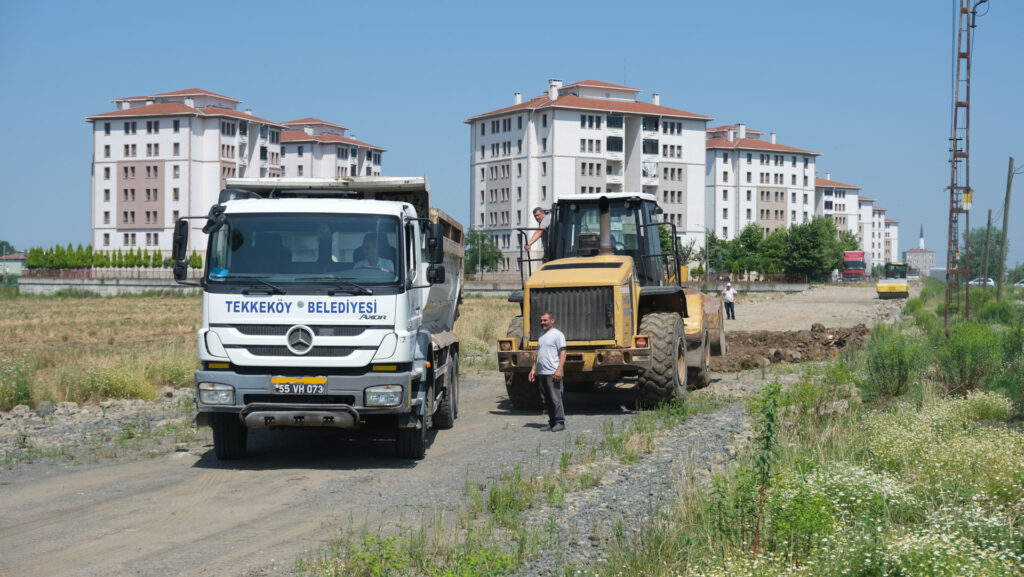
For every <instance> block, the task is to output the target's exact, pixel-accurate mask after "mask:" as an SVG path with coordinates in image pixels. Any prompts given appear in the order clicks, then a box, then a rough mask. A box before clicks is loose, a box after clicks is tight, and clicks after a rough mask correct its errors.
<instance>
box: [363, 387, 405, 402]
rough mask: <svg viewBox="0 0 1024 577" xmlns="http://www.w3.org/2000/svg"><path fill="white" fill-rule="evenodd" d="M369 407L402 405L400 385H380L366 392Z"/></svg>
mask: <svg viewBox="0 0 1024 577" xmlns="http://www.w3.org/2000/svg"><path fill="white" fill-rule="evenodd" d="M364 393H365V395H366V402H365V403H364V404H365V406H367V407H395V406H398V405H399V404H401V403H402V396H403V395H402V387H401V386H399V385H379V386H376V387H370V388H368V389H366V390H365V391H364Z"/></svg>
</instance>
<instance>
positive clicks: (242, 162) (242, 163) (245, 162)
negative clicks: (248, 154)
mask: <svg viewBox="0 0 1024 577" xmlns="http://www.w3.org/2000/svg"><path fill="white" fill-rule="evenodd" d="M248 164H249V159H248V158H245V157H244V156H243V157H242V158H239V159H238V165H239V166H247V165H248Z"/></svg>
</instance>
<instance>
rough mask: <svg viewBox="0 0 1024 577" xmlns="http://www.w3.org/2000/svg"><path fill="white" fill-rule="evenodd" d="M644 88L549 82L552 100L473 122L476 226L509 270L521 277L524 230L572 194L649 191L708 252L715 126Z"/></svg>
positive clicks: (547, 96) (516, 101) (669, 218)
mask: <svg viewBox="0 0 1024 577" xmlns="http://www.w3.org/2000/svg"><path fill="white" fill-rule="evenodd" d="M640 92H641V91H640V89H639V88H632V87H629V86H622V85H618V84H611V83H608V82H602V81H598V80H584V81H581V82H575V83H572V84H567V85H563V84H562V81H561V80H557V79H553V80H549V81H548V90H547V92H546V93H544V94H542V95H540V96H537V97H535V98H531V99H529V100H526V101H524V100H523V98H522V93H520V92H516V93H515V94H514V97H513V103H512V105H511V106H507V107H504V108H499V109H496V110H492V111H490V112H485V113H483V114H478V115H476V116H472V117H470V118H468V119H467V120H466V121H465V123H466V124H468V125H469V127H470V153H471V159H472V160H471V161H470V190H471V197H470V199H469V200H470V220H471V225H472V227H473V228H475V229H480V230H486V231H488V232H490V233H491V234H493V235H494V239H495V241H496V242H497V244H498V247H499V248H500V249H501V250H502V252H503V255H504V256H503V262H502V265H501V266H502V268H503V269H504V270H515V269H516V266H517V264H516V258H517V257H518V255H519V245H520V243H519V240H518V239H517V231H516V229H517V228H520V227H536V225H537V224H536V221H534V219H533V217H532V216H531V213H532V209H533V207H536V206H541V207H544V208H548V207H550V206H551V205H552V204H553V203H554V202H555V200H557V199H558V198H559V197H560V196H562V195H566V194H600V193H602V192H621V191H626V192H645V193H650V194H653V195H655V196H656V197H657V198H658V201H659V203H660V204H661V207H662V209H663V210H664V213H663V219H664V220H665V222H671V223H673V224H675V226H676V229H677V232H678V233H679V234H680V236H682V237H683V238H684V240H685V239H686V237H687V235H691V236H692V237H693V238H696V239H700V240H699V241H698V242H699V243H700V244H701V245H702V243H703V225H704V194H703V178H704V176H703V168H704V167H703V164H704V151H705V149H704V142H705V138H704V134H705V130H706V127H707V122H708V121H709V120H711V117H709V116H704V115H701V114H695V113H692V112H687V111H685V110H679V109H675V108H669V107H666V106H662V105H661V98H660V95H658V94H653V95H652V97H651V101H650V102H643V101H640V100H639V99H638V96H639V93H640Z"/></svg>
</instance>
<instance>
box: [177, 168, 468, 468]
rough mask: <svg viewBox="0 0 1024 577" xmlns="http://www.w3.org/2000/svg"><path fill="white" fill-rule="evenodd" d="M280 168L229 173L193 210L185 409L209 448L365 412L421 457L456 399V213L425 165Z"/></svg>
mask: <svg viewBox="0 0 1024 577" xmlns="http://www.w3.org/2000/svg"><path fill="white" fill-rule="evenodd" d="M281 180H282V179H237V180H230V181H229V185H231V186H232V188H229V189H226V190H224V191H222V193H221V197H220V202H218V204H217V205H215V206H214V207H213V208H212V209H211V210H210V213H209V215H208V216H207V217H206V222H205V226H204V228H203V231H204V232H205V233H207V234H208V239H207V258H206V267H205V269H204V271H203V276H202V279H201V281H200V283H199V284H200V285H201V286H202V288H203V325H202V328H201V329H200V330H199V334H198V355H199V360H200V362H201V364H202V367H201V368H200V369H199V370H198V371H197V372H196V407H197V410H198V415H199V417H198V419H197V420H198V421H199V422H200V423H203V424H209V425H211V426H212V427H213V433H214V445H215V449H216V452H217V456H218V458H221V459H234V458H240V457H242V456H244V454H245V451H246V442H245V439H246V435H247V431H248V429H253V428H277V427H334V428H342V429H356V428H360V427H364V426H385V427H390V428H394V429H396V431H397V450H398V452H399V454H401V455H403V456H408V457H414V458H419V457H422V456H423V451H424V442H425V431H426V429H427V428H429V427H430V426H431V425H437V426H440V427H442V428H446V427H450V426H451V424H452V421H453V420H454V417H455V414H456V411H457V406H456V405H455V403H456V402H457V391H455V387H456V386H457V370H458V367H457V356H458V340H457V339H456V338H455V336H454V334H453V333H451V329H452V326H453V324H454V322H455V318H456V316H457V306H458V298H459V291H460V290H461V282H460V281H461V262H462V261H461V259H462V253H461V249H462V246H461V241H462V239H461V227H459V226H458V224H457V223H455V222H454V221H453V220H451V219H450V218H448V217H447V216H446V215H444V214H443V213H440V212H439V211H436V209H429V204H428V203H429V196H428V194H429V193H428V191H429V189H428V188H427V185H426V181H425V179H404V180H403V179H388V178H380V177H377V178H365V179H359V178H357V179H349V180H348V181H346V182H337V181H329V182H324V183H317V182H313V183H310V182H309V180H303V181H299V182H295V183H291V182H287V181H285V182H282V181H281ZM410 181H411V182H410ZM417 206H419V210H417ZM427 215H429V216H427ZM187 233H188V224H187V222H186V221H184V220H183V221H180V225H179V226H178V227H177V229H176V238H175V244H176V247H175V252H176V254H175V259H176V260H177V262H178V263H181V262H182V259H181V258H180V257H183V255H184V250H183V249H179V248H178V245H179V244H181V245H185V244H187V237H188V235H187ZM449 272H450V274H449ZM179 276H180V275H179Z"/></svg>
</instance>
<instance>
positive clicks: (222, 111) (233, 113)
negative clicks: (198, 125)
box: [200, 106, 283, 126]
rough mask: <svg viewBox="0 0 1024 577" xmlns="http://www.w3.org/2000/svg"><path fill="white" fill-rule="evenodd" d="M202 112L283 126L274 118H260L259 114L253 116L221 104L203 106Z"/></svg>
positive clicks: (208, 114) (206, 114) (209, 114)
mask: <svg viewBox="0 0 1024 577" xmlns="http://www.w3.org/2000/svg"><path fill="white" fill-rule="evenodd" d="M200 112H202V114H203V115H204V116H230V117H232V118H241V119H243V120H255V121H256V122H262V123H263V124H272V125H274V126H283V125H282V124H281V123H279V122H274V121H272V120H267V119H265V118H260V117H258V116H253V115H251V114H246V113H244V112H241V111H239V110H232V109H231V108H221V107H219V106H207V107H206V108H203V109H202V110H201V111H200Z"/></svg>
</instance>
